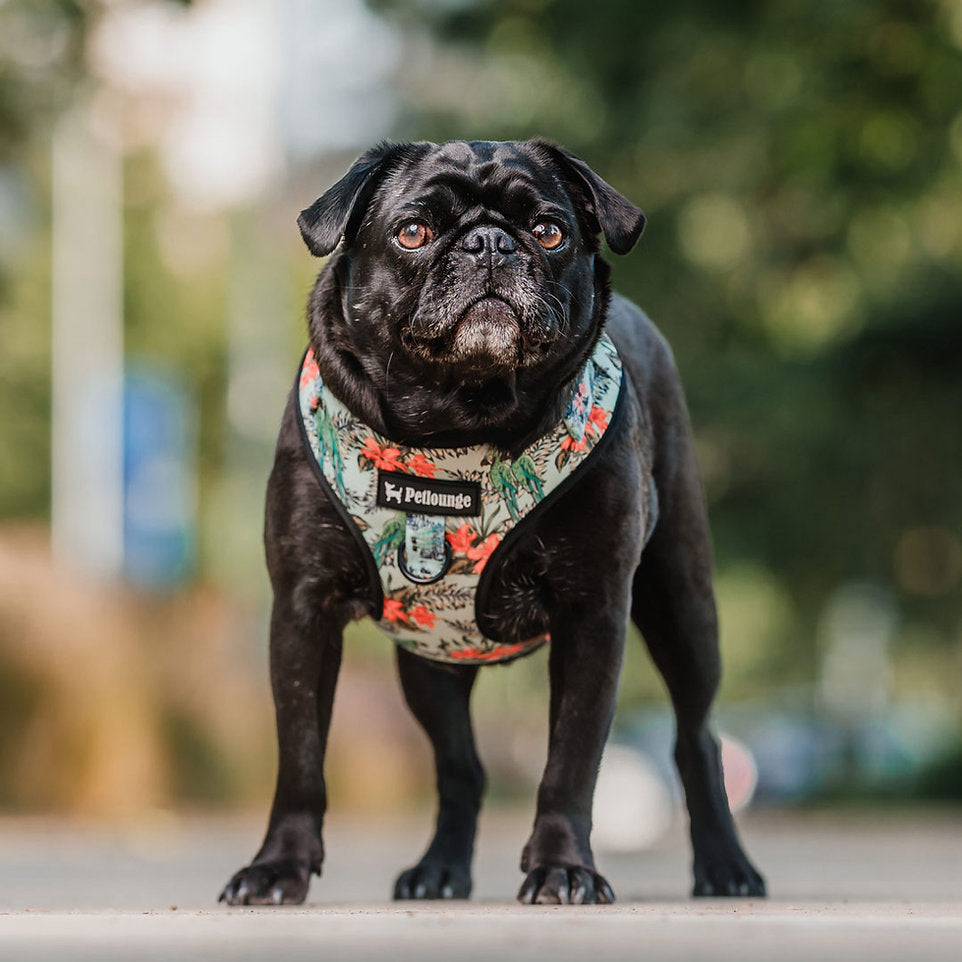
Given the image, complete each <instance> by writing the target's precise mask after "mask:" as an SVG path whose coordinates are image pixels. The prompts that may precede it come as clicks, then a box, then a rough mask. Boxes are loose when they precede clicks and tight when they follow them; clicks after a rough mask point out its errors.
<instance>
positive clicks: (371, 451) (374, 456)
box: [361, 438, 404, 471]
mask: <svg viewBox="0 0 962 962" xmlns="http://www.w3.org/2000/svg"><path fill="white" fill-rule="evenodd" d="M361 454H362V455H363V456H364V457H366V458H370V459H371V460H372V461H373V462H374V465H375V467H378V468H380V469H381V470H382V471H403V470H404V465H403V464H401V462H400V461H398V458H399V457H400V456H401V452H400V451H398V449H397V448H382V447H381V445H379V444H378V443H377V441H375V440H374V438H365V439H364V447H363V448H362V449H361Z"/></svg>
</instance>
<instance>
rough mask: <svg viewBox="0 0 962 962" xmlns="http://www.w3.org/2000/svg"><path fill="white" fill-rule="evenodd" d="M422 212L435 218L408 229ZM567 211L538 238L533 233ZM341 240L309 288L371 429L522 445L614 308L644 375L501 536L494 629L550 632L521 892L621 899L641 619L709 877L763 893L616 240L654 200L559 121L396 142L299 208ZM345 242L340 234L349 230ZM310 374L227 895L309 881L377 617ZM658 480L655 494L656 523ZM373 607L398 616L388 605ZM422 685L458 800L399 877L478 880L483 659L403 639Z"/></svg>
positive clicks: (694, 530)
mask: <svg viewBox="0 0 962 962" xmlns="http://www.w3.org/2000/svg"><path fill="white" fill-rule="evenodd" d="M410 222H419V223H423V224H426V225H427V227H428V228H429V229H430V231H431V232H432V234H433V237H430V235H429V237H430V239H429V242H428V243H425V244H424V245H423V246H421V247H419V248H417V249H414V250H409V249H405V248H404V247H402V246H401V244H400V243H399V241H398V232H399V230H400V229H401V227H402V226H404V225H405V224H406V223H410ZM539 222H540V223H544V222H551V223H553V224H557V225H558V226H559V227H560V228H561V229H562V231H563V234H564V240H563V243H561V244H560V245H559V246H558V247H557V248H555V249H553V250H545V249H543V247H542V246H541V245H540V244H539V243H538V241H537V239H536V237H535V235H534V233H533V228H534V227H535V225H536V224H538V223H539ZM299 223H300V226H301V231H302V233H303V235H304V239H305V241H306V243H307V245H308V247H309V248H310V250H311V251H312V253H314V254H316V255H319V256H323V255H327V254H331V253H332V252H333V251H335V248H337V252H336V253H334V255H333V257H331V258H330V259H329V261H328V262H327V264H326V265H325V267H324V269H323V270H322V271H321V274H320V276H319V278H318V281H317V284H316V286H315V288H314V291H313V293H312V295H311V299H310V305H309V325H310V339H311V346H312V347H313V350H314V353H315V355H316V357H317V360H318V363H319V366H320V370H321V374H322V377H323V378H324V381H325V383H326V384H327V385H328V387H329V388H330V389H331V390H332V391H333V392H334V393H335V394H336V395H337V396H338V397H339V398H340V399H341V400H342V401H343V402H344V403H345V404H346V405H347V406H348V407H349V408H350V409H351V410H352V411H353V412H354V413H355V414H357V415H359V416H360V417H361V418H362V419H363V420H364V421H365V422H366V423H367V424H369V425H370V426H371V427H372V428H374V429H375V430H376V431H378V432H380V433H381V434H383V435H385V436H387V437H390V438H392V439H393V440H395V441H398V442H405V443H408V444H412V445H418V446H424V447H445V446H455V445H470V444H492V445H496V446H498V447H499V448H502V449H504V450H507V451H509V452H511V451H519V450H520V449H523V448H524V447H525V446H526V445H527V444H528V443H529V442H530V441H531V440H533V439H534V438H537V437H539V436H540V435H541V434H542V433H544V432H545V431H546V430H548V429H549V428H550V427H552V426H553V425H554V424H555V423H556V422H557V420H558V418H559V417H560V415H561V413H562V410H563V408H564V407H565V405H566V403H567V400H568V398H569V397H570V394H571V390H572V383H573V379H574V378H575V377H576V376H577V374H578V373H579V372H580V369H581V367H582V366H583V364H584V361H585V359H586V358H587V356H588V355H589V353H590V352H591V350H592V348H593V346H594V343H595V341H596V339H597V337H598V336H599V334H600V332H601V330H602V328H604V329H605V330H606V331H607V332H608V333H609V334H610V336H611V338H612V339H613V340H614V342H615V344H616V345H617V347H618V350H619V352H620V353H621V356H622V358H623V361H624V365H625V369H626V372H627V377H626V378H625V382H624V387H623V390H624V391H626V392H627V396H626V397H625V398H624V401H623V412H622V416H620V417H619V419H618V420H617V423H616V424H613V425H612V427H611V429H610V430H611V431H612V432H615V436H614V437H612V438H611V440H610V442H609V443H607V445H606V446H605V448H604V450H603V452H601V453H599V455H598V456H597V458H596V459H595V460H594V463H593V466H592V467H590V468H588V469H586V470H585V472H584V476H583V477H582V478H581V480H580V481H579V483H578V484H576V485H575V486H574V487H573V488H572V489H570V490H569V491H568V492H566V493H565V494H563V495H562V496H560V497H559V498H558V499H557V500H556V501H555V502H554V503H553V504H552V505H551V506H550V507H548V508H547V510H545V511H544V512H542V513H541V514H540V516H539V517H537V518H533V519H532V521H531V523H530V524H529V525H528V526H527V532H526V535H525V536H523V537H522V538H521V539H520V540H519V541H518V542H516V544H515V546H514V548H513V549H511V550H510V551H509V552H508V554H507V556H506V557H505V558H503V559H500V558H498V556H497V555H495V556H494V559H493V561H492V563H497V562H500V563H499V564H498V567H497V569H496V571H495V572H494V573H493V574H494V577H493V580H492V583H491V588H490V592H489V595H488V598H489V604H488V607H487V610H486V611H484V612H482V613H481V627H482V629H483V630H484V632H485V634H487V635H488V636H490V637H492V638H496V639H498V640H500V641H502V642H505V643H509V642H512V641H517V640H521V639H526V638H531V637H533V636H535V635H538V634H540V633H542V632H544V631H549V632H550V635H551V642H550V656H549V675H550V685H551V702H550V738H549V745H548V760H547V765H546V767H545V770H544V775H543V777H542V780H541V785H540V787H539V789H538V799H537V813H536V816H535V820H534V828H533V831H532V833H531V837H530V839H529V840H528V843H527V845H526V846H525V848H524V852H523V854H522V858H521V870H522V871H523V872H524V873H525V880H524V883H523V884H522V886H521V891H520V893H519V895H518V897H519V899H520V900H521V901H522V902H610V901H611V900H612V898H613V894H612V892H611V888H610V887H609V885H608V883H607V882H606V881H605V880H604V878H602V877H601V876H600V875H599V874H598V873H597V872H596V871H595V865H594V859H593V857H592V853H591V846H590V842H589V835H590V832H591V805H592V795H593V792H594V785H595V777H596V773H597V771H598V765H599V761H600V759H601V753H602V749H603V747H604V743H605V738H606V736H607V734H608V729H609V725H610V723H611V718H612V713H613V710H614V704H615V693H616V688H617V682H618V675H619V671H620V669H621V661H622V653H623V647H624V639H625V632H626V627H627V623H628V618H629V616H630V617H631V618H632V619H633V620H634V622H635V624H636V625H638V627H639V628H640V629H641V632H642V634H643V635H644V638H645V641H646V642H647V645H648V647H649V649H650V651H651V654H652V657H653V659H654V661H655V664H656V665H657V667H658V668H659V670H660V671H661V673H662V675H663V676H664V678H665V682H666V684H667V686H668V690H669V693H670V695H671V699H672V703H673V705H674V709H675V714H676V717H677V745H676V749H675V757H676V760H677V763H678V768H679V771H680V773H681V777H682V781H683V783H684V787H685V793H686V798H687V803H688V810H689V813H690V816H691V838H692V845H693V848H694V876H695V884H694V894H696V895H761V894H764V882H763V881H762V878H761V876H760V875H759V874H758V872H756V871H755V869H754V868H753V867H752V865H751V864H750V862H749V861H748V859H747V858H746V856H745V855H744V853H743V852H742V849H741V847H740V845H739V842H738V839H737V837H736V833H735V828H734V825H733V822H732V818H731V814H730V812H729V807H728V801H727V798H726V795H725V788H724V784H723V781H722V773H721V765H720V761H719V751H718V746H717V743H716V741H715V739H714V737H713V736H712V734H711V732H710V730H709V727H708V713H709V708H710V705H711V702H712V699H713V697H714V695H715V691H716V688H717V685H718V679H719V656H718V644H717V626H716V618H715V604H714V599H713V594H712V582H711V558H710V545H709V533H708V524H707V518H706V513H705V508H704V503H703V497H702V491H701V486H700V482H699V478H698V474H697V470H696V466H695V460H694V457H693V455H692V447H691V439H690V432H689V426H688V419H687V414H686V411H685V405H684V400H683V396H682V391H681V387H680V384H679V380H678V376H677V373H676V371H675V368H674V364H673V361H672V357H671V352H670V350H669V348H668V347H667V345H666V343H665V341H664V340H663V339H662V338H661V336H660V335H659V334H658V332H657V331H656V330H655V328H654V326H653V325H652V324H651V322H650V321H649V320H648V319H647V318H646V317H645V315H644V314H643V313H642V312H641V311H640V310H639V309H638V308H637V307H635V306H634V305H633V304H631V303H629V302H628V301H626V300H624V299H623V298H620V297H617V296H614V297H612V296H611V295H610V293H609V287H608V274H609V269H608V266H607V264H606V263H605V262H604V261H603V260H602V258H601V257H600V255H599V242H598V235H599V234H601V233H603V234H604V236H605V238H606V240H607V242H608V245H609V247H610V248H611V249H612V250H613V251H614V252H615V253H619V254H624V253H627V252H628V251H629V250H630V249H631V248H632V246H633V245H634V244H635V242H636V241H637V239H638V237H639V235H640V234H641V231H642V228H643V226H644V217H643V215H642V213H641V211H640V210H638V209H637V208H636V207H635V206H634V205H633V204H631V203H630V202H629V201H627V200H626V199H625V198H624V197H622V196H621V195H620V194H618V193H617V192H616V191H615V190H614V189H613V188H612V187H610V186H609V185H608V184H607V183H605V182H604V181H603V180H602V179H601V178H600V177H598V176H597V175H596V174H595V173H594V172H593V171H592V170H591V169H590V168H589V167H587V165H585V164H584V163H583V162H582V161H580V160H579V159H577V158H576V157H574V156H572V155H571V154H569V153H567V152H566V151H563V150H562V149H560V148H558V147H556V146H554V145H552V144H548V143H546V142H543V141H527V142H524V143H487V142H482V143H460V142H456V143H449V144H444V145H441V146H436V145H434V144H427V143H418V144H402V145H390V144H383V145H381V146H379V147H377V148H375V149H373V150H371V151H369V152H368V153H366V154H364V155H363V156H362V157H361V158H360V159H359V160H358V161H357V162H356V163H355V164H354V166H353V167H352V168H351V170H350V171H349V172H348V173H347V175H346V176H345V177H344V178H343V179H342V180H341V181H340V182H339V183H337V184H336V185H335V186H334V187H332V188H331V189H330V190H329V191H328V192H327V193H326V194H324V195H323V197H321V198H320V199H319V200H318V201H317V202H316V203H315V204H314V205H313V206H312V207H310V208H308V209H307V210H306V211H304V212H303V214H302V215H301V217H300V220H299ZM342 240H343V244H341V246H340V247H339V248H338V244H339V243H340V242H341V241H342ZM298 417H299V414H298V410H297V404H296V399H295V397H294V395H293V394H292V396H291V398H290V399H289V401H288V404H287V409H286V411H285V413H284V417H283V424H282V426H281V433H280V438H279V440H278V444H277V453H276V461H275V465H274V470H273V472H272V473H271V478H270V482H269V486H268V496H267V519H266V533H265V541H266V547H267V562H268V568H269V570H270V575H271V582H272V585H273V588H274V608H273V614H272V618H271V680H272V684H273V691H274V701H275V706H276V711H277V732H278V744H279V749H280V759H279V771H278V777H277V790H276V794H275V797H274V804H273V808H272V811H271V815H270V822H269V825H268V829H267V836H266V838H265V840H264V843H263V845H262V846H261V848H260V850H259V851H258V853H257V855H256V856H255V858H254V860H253V862H252V863H251V864H250V865H249V866H247V867H246V868H243V869H241V870H240V871H239V872H237V874H236V875H234V877H233V878H232V879H231V881H230V882H229V883H228V885H227V887H226V888H225V889H224V892H223V894H222V896H221V898H222V899H224V900H226V901H227V902H229V903H230V904H232V905H236V904H265V903H281V902H293V903H297V902H301V901H303V899H304V898H305V896H306V894H307V889H308V882H309V879H310V875H311V873H320V870H321V863H322V861H323V858H324V847H323V843H322V841H321V825H322V820H323V816H324V810H325V806H326V794H325V786H324V776H323V762H324V751H325V744H326V740H327V732H328V727H329V722H330V717H331V705H332V701H333V696H334V687H335V682H336V680H337V674H338V667H339V664H340V660H341V637H342V631H343V629H344V627H345V625H346V624H347V623H348V622H349V621H351V620H352V619H354V618H358V617H361V616H363V615H365V614H371V613H373V612H371V606H372V589H371V585H370V584H369V581H368V573H367V572H368V569H367V567H366V566H365V563H364V559H363V558H362V557H361V555H360V552H359V549H358V547H357V544H356V542H355V540H354V538H353V537H352V536H351V534H350V533H349V532H348V530H347V529H346V528H345V526H344V523H343V522H342V521H341V520H340V518H339V516H338V514H337V512H336V511H335V509H334V508H333V507H332V505H331V503H330V502H329V501H328V500H327V499H326V497H325V495H324V494H323V492H322V490H321V488H320V486H319V485H318V483H317V481H316V479H315V477H314V474H313V472H312V469H311V466H310V464H309V460H308V459H309V457H310V455H309V454H308V453H307V452H305V450H304V447H303V444H302V441H301V437H300V434H299V431H298V426H297V418H298ZM652 478H653V479H654V482H655V487H656V490H657V492H658V495H659V501H660V515H659V518H658V522H657V525H656V527H655V529H654V534H653V536H652V537H651V540H650V542H649V543H648V544H647V546H645V547H644V551H643V550H642V549H643V545H644V535H645V531H646V526H647V524H648V522H649V520H650V519H649V513H650V512H651V511H652V504H651V503H650V499H649V496H648V492H649V482H650V480H651V479H652ZM378 614H379V613H378ZM397 656H398V668H399V672H400V677H401V684H402V686H403V689H404V694H405V697H406V699H407V701H408V704H409V705H410V707H411V709H412V711H413V712H414V714H415V716H416V717H417V719H418V721H419V722H420V723H421V725H422V726H423V727H424V729H425V731H426V732H427V734H428V737H429V738H430V740H431V743H432V745H433V746H434V752H435V759H436V767H437V787H438V794H439V813H438V819H437V830H436V832H435V835H434V838H433V839H432V841H431V843H430V845H429V846H428V849H427V851H426V852H425V854H424V856H423V857H422V859H421V861H420V862H419V863H418V864H417V865H415V866H414V867H413V868H410V869H408V870H407V871H405V872H403V873H402V874H401V876H400V877H399V878H398V880H397V883H396V886H395V892H394V894H395V897H396V898H452V897H453V898H463V897H466V896H467V895H468V894H469V893H470V890H471V860H472V854H473V847H474V835H475V826H476V822H477V816H478V811H479V808H480V805H481V796H482V793H483V789H484V773H483V771H482V768H481V763H480V761H479V760H478V756H477V752H476V750H475V745H474V736H473V734H472V730H471V720H470V716H469V709H468V703H469V698H470V694H471V688H472V685H473V682H474V678H475V675H476V673H477V668H475V667H469V666H449V665H439V664H437V663H434V662H431V661H427V660H424V659H421V658H419V657H417V656H415V655H412V654H410V653H408V652H406V651H404V650H402V649H400V648H398V650H397Z"/></svg>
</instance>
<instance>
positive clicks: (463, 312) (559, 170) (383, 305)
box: [299, 141, 644, 426]
mask: <svg viewBox="0 0 962 962" xmlns="http://www.w3.org/2000/svg"><path fill="white" fill-rule="evenodd" d="M299 223H300V226H301V230H302V233H303V234H304V238H305V241H306V242H307V244H308V246H309V247H310V248H311V250H312V251H313V252H314V253H316V254H327V253H330V251H331V250H333V248H334V247H335V246H336V245H337V243H338V240H339V239H340V238H341V237H343V238H344V244H343V246H342V248H341V250H340V252H339V255H337V257H338V260H337V261H336V263H335V265H334V269H335V271H336V273H337V274H338V277H339V286H340V290H341V295H342V296H341V298H340V311H341V313H342V316H343V321H344V325H345V329H344V332H343V333H344V334H345V336H346V337H347V339H348V340H349V341H350V344H351V345H352V346H353V348H354V350H355V351H356V357H357V359H358V360H359V362H360V365H361V367H362V368H363V370H364V371H365V372H366V373H367V375H368V376H370V377H372V379H374V380H377V379H378V378H379V377H381V378H384V381H385V386H386V388H389V386H390V376H391V374H392V373H393V374H394V375H396V376H397V377H399V378H400V379H401V380H402V382H404V383H409V382H410V383H416V384H419V385H421V386H422V387H423V388H424V389H425V390H431V391H434V392H435V393H436V394H439V395H441V396H443V397H446V398H448V402H449V404H450V408H449V410H450V411H451V413H452V415H453V416H454V418H455V420H456V421H457V422H458V425H459V426H468V425H469V424H470V422H472V421H473V422H475V423H476V424H478V425H481V424H483V423H485V422H486V421H491V420H495V419H497V418H499V417H500V418H504V417H505V416H507V415H510V413H511V411H512V409H513V408H515V407H517V405H518V403H519V400H520V399H519V396H518V395H519V392H522V393H523V392H524V390H525V388H526V385H527V384H528V383H529V382H531V381H532V380H537V379H543V378H544V377H546V376H550V375H551V374H552V373H553V372H555V371H558V370H561V369H563V368H564V367H565V363H566V362H567V361H570V360H571V359H572V358H573V359H574V360H575V361H576V362H578V361H580V360H583V358H584V355H585V354H586V353H587V352H588V351H590V349H591V346H592V344H593V341H594V338H595V337H596V336H597V333H598V330H599V329H600V324H599V318H600V312H601V311H602V310H603V308H604V304H603V300H604V295H605V294H606V291H605V290H604V283H605V280H606V278H607V273H606V272H605V271H603V270H600V269H599V267H600V263H601V262H600V259H597V258H596V255H597V252H598V249H599V248H598V237H597V235H598V234H599V233H600V232H601V231H604V233H605V235H606V237H607V239H608V242H609V244H610V245H611V247H612V249H613V250H615V251H616V252H618V253H623V252H625V251H627V250H628V249H630V247H631V246H632V245H633V244H634V242H635V240H636V239H637V237H638V235H639V234H640V233H641V229H642V227H643V224H644V218H643V216H642V214H641V212H640V211H639V210H638V209H637V208H636V207H634V205H632V204H630V203H629V202H628V201H627V200H625V198H623V197H622V196H621V195H620V194H617V193H616V192H615V191H614V190H613V189H612V188H611V187H609V186H608V185H607V184H606V183H605V182H604V181H602V180H601V179H600V178H599V177H597V175H595V174H594V173H593V172H592V171H591V170H590V169H589V168H588V167H587V166H586V165H584V164H583V163H582V162H581V161H579V160H578V159H577V158H574V157H572V156H571V155H570V154H567V153H565V152H564V151H562V150H560V149H559V148H557V147H554V146H553V145H549V144H547V143H544V142H540V141H528V142H524V143H487V142H482V143H463V142H452V143H447V144H442V145H440V146H438V145H435V144H427V143H418V144H405V145H394V146H384V147H381V148H376V149H375V150H374V151H371V152H369V153H368V154H366V155H364V156H363V157H361V158H360V159H359V160H358V161H357V163H355V165H354V167H352V169H351V171H350V172H349V173H348V174H347V175H346V176H345V177H344V179H343V180H341V181H340V182H339V183H338V184H336V185H335V186H334V187H332V188H331V190H329V191H328V192H327V193H326V194H325V195H324V196H323V197H321V198H320V200H318V201H317V202H316V203H315V204H314V205H313V206H312V207H310V208H308V210H306V211H304V212H303V213H302V215H301V218H300V221H299ZM388 400H390V398H388Z"/></svg>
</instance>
